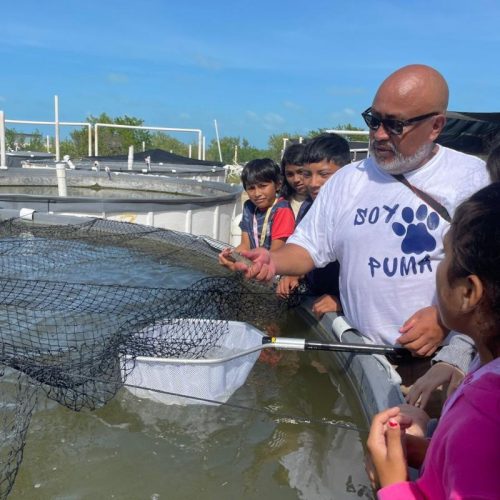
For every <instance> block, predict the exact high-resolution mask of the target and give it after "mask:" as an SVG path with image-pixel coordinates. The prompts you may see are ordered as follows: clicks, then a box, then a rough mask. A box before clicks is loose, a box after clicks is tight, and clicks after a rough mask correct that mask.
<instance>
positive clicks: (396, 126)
mask: <svg viewBox="0 0 500 500" xmlns="http://www.w3.org/2000/svg"><path fill="white" fill-rule="evenodd" d="M436 115H439V113H436V112H434V113H427V114H426V115H420V116H415V118H410V119H408V120H396V119H395V118H379V117H377V116H374V115H372V108H371V107H370V108H368V109H367V110H366V111H363V112H362V113H361V116H362V117H363V119H364V120H365V122H366V124H367V125H368V128H369V129H371V130H378V128H379V127H380V125H383V126H384V129H385V131H386V132H387V133H389V134H391V135H401V134H402V133H403V129H404V128H405V127H407V126H408V125H411V124H412V123H416V122H419V121H421V120H425V119H426V118H430V117H431V116H436Z"/></svg>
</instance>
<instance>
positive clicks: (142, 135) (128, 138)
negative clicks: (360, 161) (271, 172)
mask: <svg viewBox="0 0 500 500" xmlns="http://www.w3.org/2000/svg"><path fill="white" fill-rule="evenodd" d="M87 121H88V122H89V123H91V124H92V125H93V124H95V123H109V124H116V125H136V126H143V125H144V120H142V119H140V118H136V117H133V116H127V115H124V116H118V117H115V118H112V117H110V116H108V115H107V114H106V113H101V114H100V115H99V116H90V117H89V118H88V119H87ZM332 128H333V129H336V130H346V131H348V130H352V131H359V130H363V129H361V128H357V127H354V126H353V125H351V124H350V123H348V124H344V125H337V126H335V127H332ZM325 130H326V129H316V130H311V131H309V132H308V134H306V135H305V136H302V137H303V139H308V138H311V137H314V136H316V135H318V134H320V133H322V132H324V131H325ZM5 135H6V143H7V146H8V147H9V148H11V149H21V150H25V149H29V150H31V151H45V150H46V142H45V140H44V138H43V136H42V134H41V133H40V132H39V131H38V130H35V131H34V132H33V133H32V134H29V144H28V141H26V143H25V144H24V143H23V142H22V137H23V134H20V133H19V132H17V131H16V130H15V129H11V128H7V129H6V134H5ZM24 135H25V134H24ZM346 138H348V139H351V140H359V136H349V135H346ZM284 139H288V140H291V141H297V140H299V134H297V133H289V132H282V133H279V134H272V135H270V136H269V138H268V141H267V147H266V148H264V149H260V148H257V147H255V146H252V145H251V144H250V142H249V141H248V140H247V139H246V138H244V137H235V136H224V137H221V138H220V140H219V142H220V149H221V155H222V161H223V162H224V163H226V164H228V163H229V164H230V163H246V162H247V161H250V160H253V159H255V158H264V157H268V158H272V159H274V160H275V161H279V160H280V158H281V153H282V150H283V145H284ZM51 142H52V144H53V139H52V141H51ZM132 145H133V146H134V149H135V151H142V148H143V147H144V148H145V149H163V150H165V151H170V152H172V153H175V154H178V155H181V156H188V154H189V146H190V145H191V150H192V156H193V158H196V157H197V154H198V144H197V143H196V142H195V141H193V142H192V143H185V142H182V141H180V140H178V139H176V138H174V137H172V136H171V135H169V134H166V133H164V132H159V131H150V130H133V129H114V128H107V127H103V128H101V129H100V130H99V155H100V156H112V155H120V154H121V155H123V154H127V153H128V148H129V146H132ZM59 148H60V154H61V156H63V155H69V156H70V157H71V158H75V159H76V158H83V157H86V156H87V155H88V129H87V128H86V127H82V128H81V129H75V130H73V131H72V132H71V133H70V134H69V137H68V138H67V139H64V140H62V141H60V146H59ZM206 159H207V160H210V161H220V158H219V146H218V144H217V140H216V139H212V140H211V141H210V143H209V144H208V145H207V147H206Z"/></svg>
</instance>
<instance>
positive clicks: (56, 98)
mask: <svg viewBox="0 0 500 500" xmlns="http://www.w3.org/2000/svg"><path fill="white" fill-rule="evenodd" d="M54 123H55V131H56V161H59V159H60V151H59V96H56V95H55V96H54Z"/></svg>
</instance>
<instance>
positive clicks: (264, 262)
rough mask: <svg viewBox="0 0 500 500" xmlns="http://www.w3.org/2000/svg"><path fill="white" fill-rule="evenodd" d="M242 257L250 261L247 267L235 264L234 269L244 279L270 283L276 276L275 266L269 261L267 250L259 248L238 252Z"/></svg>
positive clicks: (242, 263) (240, 263)
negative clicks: (240, 273) (242, 275)
mask: <svg viewBox="0 0 500 500" xmlns="http://www.w3.org/2000/svg"><path fill="white" fill-rule="evenodd" d="M240 253H241V255H242V256H243V257H246V258H247V259H249V260H251V261H252V265H251V266H250V267H248V265H247V264H245V263H244V262H235V264H234V269H235V270H236V271H241V272H242V273H243V274H244V275H245V278H247V279H255V280H257V281H271V280H272V279H273V278H274V276H276V266H275V265H274V262H273V261H272V259H271V254H270V252H269V250H266V249H265V248H262V247H259V248H254V249H253V250H245V251H241V252H240Z"/></svg>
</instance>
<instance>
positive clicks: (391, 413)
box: [367, 407, 408, 487]
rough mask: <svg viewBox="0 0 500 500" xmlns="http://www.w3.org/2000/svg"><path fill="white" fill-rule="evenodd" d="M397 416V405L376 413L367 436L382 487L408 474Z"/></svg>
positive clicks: (405, 477) (398, 480) (402, 479)
mask: <svg viewBox="0 0 500 500" xmlns="http://www.w3.org/2000/svg"><path fill="white" fill-rule="evenodd" d="M399 416H400V409H399V408H398V407H395V408H389V409H388V410H385V411H383V412H381V413H378V414H377V415H375V417H373V420H372V425H371V428H370V435H369V436H368V442H367V446H368V451H369V452H370V456H371V459H372V462H373V465H374V466H375V470H376V471H377V475H378V479H379V482H380V485H381V486H382V487H384V486H388V485H390V484H394V483H399V482H401V481H406V479H407V476H408V472H407V466H406V459H405V456H404V451H403V445H402V442H401V437H402V431H401V427H400V424H399V420H400V418H399Z"/></svg>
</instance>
